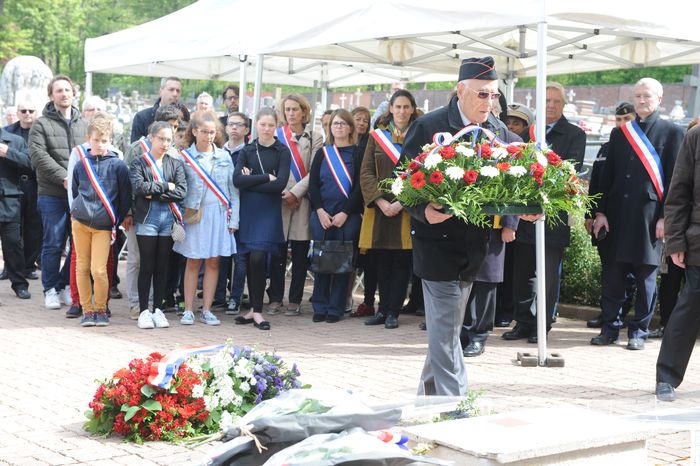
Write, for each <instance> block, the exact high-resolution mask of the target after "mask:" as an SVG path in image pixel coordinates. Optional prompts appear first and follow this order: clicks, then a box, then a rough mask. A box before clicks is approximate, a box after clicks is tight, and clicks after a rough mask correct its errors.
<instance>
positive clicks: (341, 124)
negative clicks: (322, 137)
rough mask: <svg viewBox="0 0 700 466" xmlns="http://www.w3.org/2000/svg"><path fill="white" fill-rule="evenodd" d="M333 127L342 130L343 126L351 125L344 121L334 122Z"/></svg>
mask: <svg viewBox="0 0 700 466" xmlns="http://www.w3.org/2000/svg"><path fill="white" fill-rule="evenodd" d="M331 126H335V127H336V128H342V127H343V126H350V125H349V124H347V123H345V122H344V121H334V122H333V123H332V124H331Z"/></svg>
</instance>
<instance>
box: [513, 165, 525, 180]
mask: <svg viewBox="0 0 700 466" xmlns="http://www.w3.org/2000/svg"><path fill="white" fill-rule="evenodd" d="M508 173H509V174H510V175H513V176H515V177H521V176H523V175H524V174H525V173H527V169H526V168H525V167H521V166H520V165H515V166H513V167H510V168H509V169H508Z"/></svg>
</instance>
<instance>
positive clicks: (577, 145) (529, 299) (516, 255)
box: [502, 82, 586, 343]
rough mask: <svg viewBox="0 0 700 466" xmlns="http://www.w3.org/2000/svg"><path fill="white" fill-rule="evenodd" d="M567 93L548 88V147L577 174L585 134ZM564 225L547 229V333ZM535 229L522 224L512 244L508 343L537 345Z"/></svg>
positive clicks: (567, 236) (567, 235) (566, 232)
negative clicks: (567, 112)
mask: <svg viewBox="0 0 700 466" xmlns="http://www.w3.org/2000/svg"><path fill="white" fill-rule="evenodd" d="M565 96H566V93H565V91H564V88H563V87H562V85H561V84H559V83H555V82H552V83H548V84H547V103H546V105H547V108H546V124H547V137H546V138H547V146H549V148H550V149H552V150H553V151H554V152H556V153H557V154H558V155H559V156H560V157H561V158H562V159H567V160H571V161H572V162H573V163H574V166H575V167H576V170H577V171H579V170H581V165H583V156H584V155H585V152H586V133H584V132H583V130H582V129H581V128H579V127H578V126H576V125H573V124H571V123H569V120H567V119H566V117H565V116H564V103H565V102H566V97H565ZM533 134H535V132H534V125H532V126H531V127H530V131H529V134H527V135H526V139H527V141H528V142H529V140H530V137H531V136H530V135H533ZM559 217H560V218H559V220H560V221H561V223H560V224H558V225H557V226H555V227H550V226H546V227H545V245H546V246H545V259H544V261H545V284H546V287H547V289H546V291H547V294H546V296H545V303H546V314H547V331H549V329H550V328H551V326H552V316H553V311H554V306H555V304H556V302H557V300H558V298H559V283H560V280H561V263H562V258H563V256H564V248H566V247H567V246H568V245H569V242H570V241H571V229H570V228H569V226H568V225H567V221H568V218H567V214H566V212H562V213H560V214H559ZM535 256H536V254H535V225H534V224H533V223H531V222H520V224H519V225H518V231H517V235H516V237H515V242H514V243H513V263H514V264H515V268H514V270H513V304H514V307H515V309H514V313H513V314H514V317H515V321H516V324H515V327H513V330H511V331H509V332H506V333H504V334H503V335H502V338H503V339H505V340H518V339H521V338H527V341H528V342H530V343H537V321H536V319H535V314H536V313H535V306H536V302H535V297H536V295H537V277H536V268H537V267H536V261H535Z"/></svg>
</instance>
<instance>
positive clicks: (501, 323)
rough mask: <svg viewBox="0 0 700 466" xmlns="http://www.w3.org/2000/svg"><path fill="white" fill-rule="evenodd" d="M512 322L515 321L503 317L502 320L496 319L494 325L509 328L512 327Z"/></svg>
mask: <svg viewBox="0 0 700 466" xmlns="http://www.w3.org/2000/svg"><path fill="white" fill-rule="evenodd" d="M511 322H513V321H512V320H506V319H501V320H497V321H495V322H494V323H493V326H494V327H498V328H507V327H510V324H511Z"/></svg>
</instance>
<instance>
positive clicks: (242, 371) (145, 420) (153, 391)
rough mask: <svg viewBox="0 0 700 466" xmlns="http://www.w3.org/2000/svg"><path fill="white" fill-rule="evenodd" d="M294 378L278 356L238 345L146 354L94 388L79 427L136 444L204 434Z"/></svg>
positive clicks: (294, 384)
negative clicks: (164, 353) (82, 424)
mask: <svg viewBox="0 0 700 466" xmlns="http://www.w3.org/2000/svg"><path fill="white" fill-rule="evenodd" d="M203 354H209V356H203ZM298 376H299V371H298V370H297V368H296V365H293V366H292V368H287V366H286V365H285V363H284V362H283V361H282V360H281V359H280V358H279V356H277V355H274V354H270V353H263V352H259V351H256V350H253V349H251V348H246V347H244V348H238V347H232V346H208V347H198V348H188V349H183V350H178V351H175V352H173V353H171V354H168V355H165V356H163V355H161V354H159V353H152V354H151V355H149V356H148V357H147V358H145V359H134V360H133V361H131V362H130V363H129V365H128V367H125V368H121V369H119V370H118V371H116V372H115V373H114V374H113V375H112V377H111V378H109V379H107V380H105V381H102V382H99V383H100V385H99V386H98V388H97V391H96V392H95V395H94V397H93V399H92V401H91V402H90V403H89V408H90V410H89V411H87V412H86V413H85V415H86V417H87V418H88V421H87V422H86V423H85V425H84V428H85V430H86V431H88V432H91V433H93V434H97V435H104V436H108V435H110V434H111V433H112V432H114V433H116V434H119V435H121V436H123V437H124V439H125V440H130V441H135V442H138V443H142V442H143V441H146V440H168V441H178V440H182V439H186V438H190V437H193V436H198V435H207V434H212V433H216V432H219V431H220V430H222V429H227V428H228V427H229V426H231V425H233V424H235V423H236V422H237V421H238V419H239V418H240V417H241V416H243V415H244V414H245V413H247V412H248V411H250V410H251V409H252V408H253V407H254V406H255V405H256V404H258V403H260V402H261V401H263V400H268V399H271V398H274V397H275V396H277V395H278V394H280V393H282V392H284V391H286V390H289V389H292V388H299V387H300V382H299V380H298Z"/></svg>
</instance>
